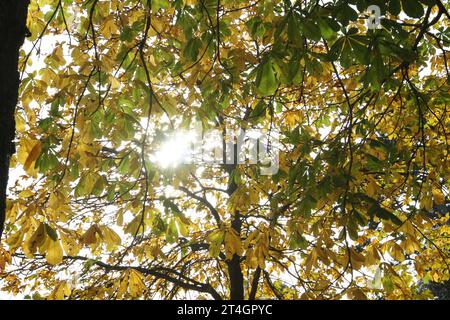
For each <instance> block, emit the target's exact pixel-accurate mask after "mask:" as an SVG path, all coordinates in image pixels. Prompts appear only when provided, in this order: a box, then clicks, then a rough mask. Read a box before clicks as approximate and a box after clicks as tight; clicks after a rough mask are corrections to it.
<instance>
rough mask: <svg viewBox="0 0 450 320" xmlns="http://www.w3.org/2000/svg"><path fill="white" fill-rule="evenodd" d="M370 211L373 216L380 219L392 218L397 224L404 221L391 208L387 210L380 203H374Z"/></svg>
mask: <svg viewBox="0 0 450 320" xmlns="http://www.w3.org/2000/svg"><path fill="white" fill-rule="evenodd" d="M368 213H369V215H370V216H372V217H373V216H376V217H378V218H380V219H384V220H390V221H391V222H393V223H394V224H396V225H401V224H402V221H401V220H400V219H399V218H397V216H396V215H394V214H393V213H392V212H390V211H389V210H386V209H385V208H382V207H381V206H380V205H379V204H378V203H377V204H374V205H373V206H372V207H370V209H369V211H368Z"/></svg>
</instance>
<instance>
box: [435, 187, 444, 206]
mask: <svg viewBox="0 0 450 320" xmlns="http://www.w3.org/2000/svg"><path fill="white" fill-rule="evenodd" d="M433 198H434V202H436V204H437V205H440V204H444V202H445V197H444V194H443V193H442V191H441V190H439V189H433Z"/></svg>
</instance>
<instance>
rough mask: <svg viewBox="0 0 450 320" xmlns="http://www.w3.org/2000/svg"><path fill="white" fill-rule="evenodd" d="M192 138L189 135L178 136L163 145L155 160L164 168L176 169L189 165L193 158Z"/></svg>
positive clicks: (155, 155) (156, 153)
mask: <svg viewBox="0 0 450 320" xmlns="http://www.w3.org/2000/svg"><path fill="white" fill-rule="evenodd" d="M191 143H192V137H191V136H190V135H189V134H184V135H182V134H178V135H176V136H174V137H172V138H170V139H168V140H166V141H164V142H163V143H162V144H161V147H160V149H159V150H158V151H157V152H155V154H154V158H155V161H156V162H157V163H158V165H159V166H161V167H162V168H175V167H177V166H178V165H180V164H182V163H187V161H188V160H189V158H190V156H191V151H190V150H191V148H190V146H191Z"/></svg>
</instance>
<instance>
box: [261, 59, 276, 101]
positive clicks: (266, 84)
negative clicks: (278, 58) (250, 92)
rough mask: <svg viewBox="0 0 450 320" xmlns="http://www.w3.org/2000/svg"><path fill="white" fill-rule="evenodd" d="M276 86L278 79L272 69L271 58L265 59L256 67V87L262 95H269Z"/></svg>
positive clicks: (273, 91)
mask: <svg viewBox="0 0 450 320" xmlns="http://www.w3.org/2000/svg"><path fill="white" fill-rule="evenodd" d="M277 87H278V81H277V78H276V76H275V72H274V71H273V65H272V60H271V59H267V60H266V61H265V62H264V63H263V64H262V65H261V66H259V67H258V73H257V75H256V88H257V89H258V92H259V93H260V94H261V95H262V96H271V95H273V94H274V93H275V91H276V90H277Z"/></svg>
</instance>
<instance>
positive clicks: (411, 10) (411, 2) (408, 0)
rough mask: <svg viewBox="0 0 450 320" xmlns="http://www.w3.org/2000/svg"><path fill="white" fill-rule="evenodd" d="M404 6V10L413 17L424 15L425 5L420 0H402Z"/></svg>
mask: <svg viewBox="0 0 450 320" xmlns="http://www.w3.org/2000/svg"><path fill="white" fill-rule="evenodd" d="M402 7H403V11H405V13H406V14H407V15H408V16H410V17H412V18H422V17H423V14H424V10H423V6H422V4H421V3H420V2H419V1H418V0H402Z"/></svg>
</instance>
